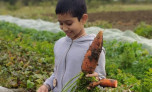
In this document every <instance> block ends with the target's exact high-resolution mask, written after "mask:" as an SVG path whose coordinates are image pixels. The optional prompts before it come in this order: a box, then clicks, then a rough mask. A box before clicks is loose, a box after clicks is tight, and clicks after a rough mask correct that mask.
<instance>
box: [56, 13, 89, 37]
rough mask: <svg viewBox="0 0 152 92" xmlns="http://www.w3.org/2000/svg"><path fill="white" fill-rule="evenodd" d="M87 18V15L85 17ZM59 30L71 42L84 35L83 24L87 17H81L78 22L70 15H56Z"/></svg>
mask: <svg viewBox="0 0 152 92" xmlns="http://www.w3.org/2000/svg"><path fill="white" fill-rule="evenodd" d="M86 16H87V15H86ZM57 18H58V21H59V23H60V28H61V29H62V30H63V31H64V32H65V33H66V35H67V36H68V37H70V38H71V39H72V40H74V39H76V38H79V37H81V36H83V35H85V34H86V33H85V30H84V24H85V22H86V20H87V18H88V17H86V18H84V17H82V18H81V20H80V21H79V20H78V18H77V17H72V16H71V15H70V14H68V13H66V14H57Z"/></svg>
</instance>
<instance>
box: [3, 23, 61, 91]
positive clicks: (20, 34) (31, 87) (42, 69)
mask: <svg viewBox="0 0 152 92" xmlns="http://www.w3.org/2000/svg"><path fill="white" fill-rule="evenodd" d="M37 36H39V37H37ZM62 36H64V34H63V33H62V32H59V33H51V32H47V31H41V32H40V31H36V30H34V29H24V28H21V27H18V26H17V25H15V24H11V23H7V22H0V81H1V83H0V85H1V86H4V87H7V88H25V89H26V90H28V91H31V92H34V91H35V90H36V89H37V87H39V86H40V85H41V84H42V83H43V82H44V80H45V79H46V78H48V77H49V76H50V75H51V74H52V72H53V67H54V53H53V48H54V43H55V41H56V40H57V39H59V38H60V37H62Z"/></svg>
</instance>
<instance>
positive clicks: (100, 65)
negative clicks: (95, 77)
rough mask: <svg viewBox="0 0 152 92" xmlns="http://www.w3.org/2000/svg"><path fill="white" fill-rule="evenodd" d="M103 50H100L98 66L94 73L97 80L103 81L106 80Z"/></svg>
mask: <svg viewBox="0 0 152 92" xmlns="http://www.w3.org/2000/svg"><path fill="white" fill-rule="evenodd" d="M105 62H106V61H105V49H104V48H102V51H101V54H100V57H99V60H98V66H97V67H96V69H95V72H97V73H98V74H99V78H100V79H103V78H106V71H105Z"/></svg>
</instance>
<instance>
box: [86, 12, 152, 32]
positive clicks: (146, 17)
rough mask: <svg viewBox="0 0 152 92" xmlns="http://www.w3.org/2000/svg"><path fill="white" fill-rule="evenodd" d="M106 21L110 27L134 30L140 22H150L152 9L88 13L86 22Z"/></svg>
mask: <svg viewBox="0 0 152 92" xmlns="http://www.w3.org/2000/svg"><path fill="white" fill-rule="evenodd" d="M95 21H107V22H108V23H110V24H112V28H117V29H120V30H122V31H125V30H134V29H135V28H136V27H137V25H139V24H140V23H141V22H145V23H146V24H152V10H147V11H127V12H125V11H122V12H120V11H119V12H99V13H90V14H89V19H88V22H95Z"/></svg>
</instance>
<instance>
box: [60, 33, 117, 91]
mask: <svg viewBox="0 0 152 92" xmlns="http://www.w3.org/2000/svg"><path fill="white" fill-rule="evenodd" d="M102 46H103V32H102V31H99V33H98V34H97V36H96V37H95V38H94V40H93V42H92V44H91V45H90V47H89V49H88V51H87V52H86V54H85V57H84V60H83V63H82V66H81V68H82V72H80V73H79V74H78V75H76V76H75V77H74V78H72V79H71V80H70V81H69V82H68V83H67V84H66V85H65V86H64V88H63V89H62V92H67V91H68V90H70V92H100V91H101V89H100V88H99V87H97V86H98V85H100V86H102V87H114V88H115V87H117V80H113V79H101V80H97V79H96V78H95V77H86V74H92V73H93V72H94V71H95V68H96V66H97V65H98V59H99V56H100V53H101V51H102ZM75 78H77V79H76V80H75V81H74V82H72V81H73V80H74V79H75ZM71 82H72V83H71ZM70 83H71V84H70ZM87 87H89V88H91V89H88V88H87Z"/></svg>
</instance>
